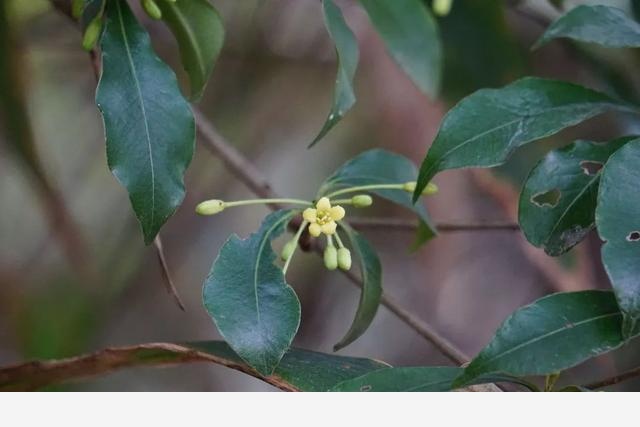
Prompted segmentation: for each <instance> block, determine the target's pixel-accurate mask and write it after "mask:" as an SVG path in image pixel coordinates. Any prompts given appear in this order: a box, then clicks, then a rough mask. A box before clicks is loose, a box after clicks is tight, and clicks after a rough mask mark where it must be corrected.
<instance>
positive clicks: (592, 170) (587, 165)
mask: <svg viewBox="0 0 640 427" xmlns="http://www.w3.org/2000/svg"><path fill="white" fill-rule="evenodd" d="M603 166H604V164H603V163H602V162H592V161H591V160H584V161H582V162H580V167H581V168H582V171H583V172H584V173H585V175H589V176H593V175H596V174H597V173H598V172H600V170H601V169H602V167H603Z"/></svg>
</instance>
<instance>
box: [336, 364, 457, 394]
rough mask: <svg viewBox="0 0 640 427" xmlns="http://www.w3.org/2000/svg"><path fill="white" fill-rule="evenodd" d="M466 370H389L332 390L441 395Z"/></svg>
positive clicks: (343, 384)
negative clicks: (440, 392)
mask: <svg viewBox="0 0 640 427" xmlns="http://www.w3.org/2000/svg"><path fill="white" fill-rule="evenodd" d="M461 373H462V368H457V367H448V366H429V367H401V368H385V369H380V370H377V371H373V372H369V373H367V374H364V375H362V376H360V377H357V378H353V379H350V380H347V381H343V382H341V383H339V384H338V385H336V386H335V387H333V388H332V389H331V390H330V391H341V392H353V391H371V392H410V391H416V392H438V391H449V390H451V383H452V382H453V380H454V379H455V378H456V377H457V376H458V375H460V374H461Z"/></svg>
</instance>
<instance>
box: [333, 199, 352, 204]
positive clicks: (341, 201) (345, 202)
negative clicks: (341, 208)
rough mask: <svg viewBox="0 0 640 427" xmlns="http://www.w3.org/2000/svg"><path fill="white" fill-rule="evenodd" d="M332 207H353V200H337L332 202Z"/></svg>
mask: <svg viewBox="0 0 640 427" xmlns="http://www.w3.org/2000/svg"><path fill="white" fill-rule="evenodd" d="M331 204H332V205H352V204H353V202H352V200H351V199H335V200H332V201H331Z"/></svg>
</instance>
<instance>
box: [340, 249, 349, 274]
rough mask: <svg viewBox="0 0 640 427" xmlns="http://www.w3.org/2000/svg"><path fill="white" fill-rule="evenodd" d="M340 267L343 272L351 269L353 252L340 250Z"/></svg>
mask: <svg viewBox="0 0 640 427" xmlns="http://www.w3.org/2000/svg"><path fill="white" fill-rule="evenodd" d="M338 266H339V267H340V268H341V269H343V270H350V269H351V251H350V250H349V249H347V248H340V249H338Z"/></svg>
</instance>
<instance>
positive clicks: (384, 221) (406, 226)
mask: <svg viewBox="0 0 640 427" xmlns="http://www.w3.org/2000/svg"><path fill="white" fill-rule="evenodd" d="M349 224H350V225H352V226H353V227H354V228H357V229H359V230H377V229H384V230H397V231H415V230H416V228H417V227H418V223H417V222H416V221H411V220H405V219H400V218H354V219H351V220H349ZM436 228H437V229H438V231H440V232H443V233H452V232H460V231H469V232H471V231H519V230H520V226H519V225H518V224H516V223H514V222H510V221H494V222H489V221H487V222H438V223H437V224H436Z"/></svg>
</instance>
